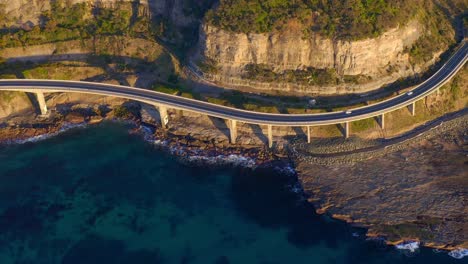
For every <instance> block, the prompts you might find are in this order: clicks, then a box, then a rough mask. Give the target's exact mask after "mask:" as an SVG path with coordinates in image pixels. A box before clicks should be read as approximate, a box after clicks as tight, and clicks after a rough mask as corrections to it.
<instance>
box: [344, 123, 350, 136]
mask: <svg viewBox="0 0 468 264" xmlns="http://www.w3.org/2000/svg"><path fill="white" fill-rule="evenodd" d="M344 136H345V138H349V122H346V123H345V125H344Z"/></svg>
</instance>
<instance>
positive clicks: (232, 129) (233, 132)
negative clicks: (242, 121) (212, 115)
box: [228, 120, 237, 144]
mask: <svg viewBox="0 0 468 264" xmlns="http://www.w3.org/2000/svg"><path fill="white" fill-rule="evenodd" d="M228 121H229V134H230V136H231V144H236V139H237V121H236V120H228Z"/></svg>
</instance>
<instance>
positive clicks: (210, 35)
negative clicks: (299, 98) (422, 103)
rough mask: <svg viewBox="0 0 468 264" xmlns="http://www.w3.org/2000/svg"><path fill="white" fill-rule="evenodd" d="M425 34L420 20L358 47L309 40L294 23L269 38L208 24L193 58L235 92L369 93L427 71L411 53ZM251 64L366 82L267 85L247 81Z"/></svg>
mask: <svg viewBox="0 0 468 264" xmlns="http://www.w3.org/2000/svg"><path fill="white" fill-rule="evenodd" d="M423 34H424V27H423V26H422V25H421V24H420V23H419V22H417V21H416V20H413V21H411V22H410V23H408V24H407V25H405V26H400V27H398V28H394V29H392V30H389V31H387V32H385V33H384V34H382V35H381V36H379V37H377V38H373V39H364V40H359V41H352V42H351V41H341V40H332V39H327V38H324V37H321V36H319V35H318V34H316V35H313V36H311V37H310V38H303V37H302V36H303V34H302V33H301V31H300V28H299V27H295V26H294V24H293V23H291V25H290V26H288V30H287V31H282V32H273V33H267V34H255V33H250V34H244V33H232V32H227V31H224V30H221V29H219V28H216V27H213V26H210V25H203V26H202V27H201V30H200V38H199V39H200V41H199V44H198V47H197V48H196V51H195V52H194V55H193V56H192V59H193V61H195V62H200V61H211V62H213V64H214V66H215V67H216V70H215V71H213V72H212V73H205V77H207V78H208V79H211V80H213V81H216V82H218V83H220V84H223V85H228V86H232V87H254V88H255V89H259V90H266V91H272V90H273V91H275V90H276V91H281V92H303V93H317V92H320V93H322V94H323V93H328V94H333V93H349V92H366V91H370V90H373V89H376V88H378V87H380V86H382V85H384V84H387V83H391V82H394V81H396V80H397V79H399V78H402V77H407V76H411V75H413V74H415V73H417V72H419V71H421V70H422V69H421V67H413V66H412V65H411V63H410V61H409V55H408V54H407V52H406V50H405V49H406V48H408V47H411V45H412V44H413V43H414V42H415V41H416V40H418V38H419V37H421V36H422V35H423ZM432 62H433V61H432ZM432 62H431V63H432ZM249 64H256V65H262V67H267V68H269V69H271V70H272V71H273V72H275V73H282V72H284V71H287V70H293V71H294V70H304V69H307V68H309V67H312V68H315V69H334V70H335V71H336V72H337V74H338V76H341V77H343V76H360V77H364V79H365V80H366V81H365V82H359V83H358V84H357V83H348V84H345V83H342V84H331V85H330V84H329V85H310V84H307V83H299V82H292V83H291V82H290V83H287V82H286V83H283V82H280V83H278V82H274V83H272V82H268V83H267V82H264V81H261V80H256V79H246V78H242V76H243V75H244V73H245V67H246V66H247V65H249Z"/></svg>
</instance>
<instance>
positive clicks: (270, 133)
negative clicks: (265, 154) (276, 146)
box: [268, 125, 273, 148]
mask: <svg viewBox="0 0 468 264" xmlns="http://www.w3.org/2000/svg"><path fill="white" fill-rule="evenodd" d="M268 147H269V148H272V147H273V127H272V125H268Z"/></svg>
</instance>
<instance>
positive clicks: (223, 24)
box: [192, 0, 467, 94]
mask: <svg viewBox="0 0 468 264" xmlns="http://www.w3.org/2000/svg"><path fill="white" fill-rule="evenodd" d="M466 8H467V3H466V1H459V0H456V1H444V3H443V4H440V3H439V1H435V0H434V1H423V0H413V1H361V0H353V1H319V0H317V1H258V0H221V1H220V3H219V6H218V7H217V8H216V9H213V10H210V11H209V12H208V14H207V15H206V20H205V23H204V24H203V26H202V27H201V30H200V37H199V44H198V46H197V48H196V49H195V51H194V52H193V55H192V60H193V61H194V63H195V64H196V65H198V67H199V69H200V70H202V71H203V72H204V75H205V77H206V78H208V79H211V80H212V81H215V82H217V83H219V84H221V85H227V86H231V87H234V88H235V87H239V88H241V87H242V88H248V89H257V90H262V91H274V92H280V93H283V92H290V93H296V92H302V93H321V94H324V93H325V94H334V93H354V92H367V91H370V90H375V89H377V88H379V87H381V86H382V85H385V84H388V83H392V82H395V81H397V80H399V79H402V78H405V77H410V76H417V75H418V74H419V73H421V72H422V71H424V70H426V69H427V68H428V67H429V66H430V65H433V64H434V63H435V62H436V61H437V59H438V57H439V55H440V54H441V53H442V52H443V51H445V50H447V49H448V48H449V47H450V46H451V45H453V44H454V43H455V35H456V31H455V30H454V27H453V26H452V22H453V18H454V17H455V16H457V15H460V14H461V13H463V12H464V10H466Z"/></svg>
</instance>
